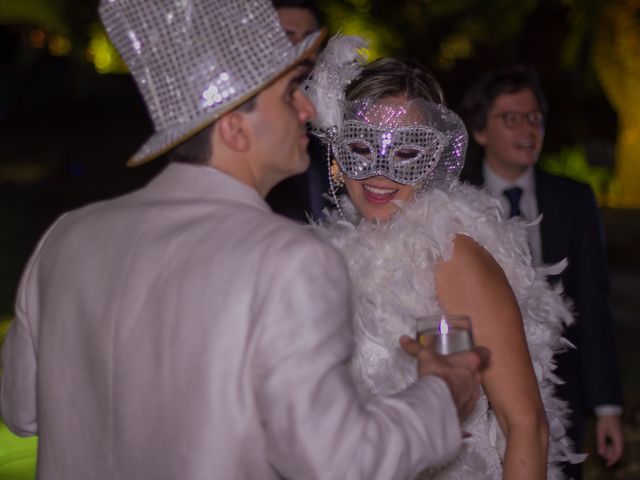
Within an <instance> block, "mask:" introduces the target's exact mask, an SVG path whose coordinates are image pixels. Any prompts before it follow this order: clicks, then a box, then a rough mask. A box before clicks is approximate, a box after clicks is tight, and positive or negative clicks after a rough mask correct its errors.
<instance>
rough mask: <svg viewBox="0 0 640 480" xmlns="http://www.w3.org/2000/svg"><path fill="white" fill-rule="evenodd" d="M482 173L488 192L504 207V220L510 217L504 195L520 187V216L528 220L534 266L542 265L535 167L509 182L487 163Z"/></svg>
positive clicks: (483, 165) (484, 163) (484, 164)
mask: <svg viewBox="0 0 640 480" xmlns="http://www.w3.org/2000/svg"><path fill="white" fill-rule="evenodd" d="M482 173H483V175H484V183H485V186H486V188H487V191H488V192H489V193H490V194H491V196H492V197H495V198H497V199H498V200H499V201H500V204H501V205H502V212H503V216H504V218H508V217H509V212H510V205H509V201H508V200H507V198H506V197H505V196H504V195H503V194H502V192H504V191H505V190H507V189H508V188H513V187H520V188H521V189H522V196H521V197H520V216H521V217H522V218H523V219H524V220H526V221H527V222H528V223H529V224H530V225H529V229H530V230H529V245H530V246H531V256H532V257H533V264H534V265H540V264H542V241H541V239H540V222H539V218H538V217H539V216H540V212H539V211H538V199H537V197H536V178H535V174H534V170H533V167H530V168H528V169H527V171H526V172H525V173H523V174H522V175H521V176H520V177H518V178H517V179H516V180H515V181H508V180H505V179H504V178H502V177H500V176H498V174H497V173H495V172H494V171H493V170H491V167H489V165H487V162H482Z"/></svg>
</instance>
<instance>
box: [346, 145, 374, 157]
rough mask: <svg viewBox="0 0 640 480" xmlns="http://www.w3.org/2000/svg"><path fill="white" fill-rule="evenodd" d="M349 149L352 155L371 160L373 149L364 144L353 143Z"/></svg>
mask: <svg viewBox="0 0 640 480" xmlns="http://www.w3.org/2000/svg"><path fill="white" fill-rule="evenodd" d="M347 148H348V149H349V151H351V153H355V154H356V155H360V156H361V157H366V158H371V148H370V147H369V145H367V144H366V143H364V142H351V143H348V144H347Z"/></svg>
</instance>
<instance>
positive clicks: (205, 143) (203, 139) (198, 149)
mask: <svg viewBox="0 0 640 480" xmlns="http://www.w3.org/2000/svg"><path fill="white" fill-rule="evenodd" d="M255 108H256V96H253V97H251V98H250V99H249V100H247V101H246V102H244V103H243V104H241V105H240V106H239V107H236V109H235V111H236V112H246V113H249V112H252V111H253V110H254V109H255ZM214 125H215V122H214V123H211V124H210V125H207V126H206V127H204V128H203V129H202V130H200V131H199V132H198V133H196V134H194V135H193V136H191V137H189V138H187V139H186V140H185V141H184V142H182V143H180V144H178V145H176V146H175V147H173V148H172V149H171V150H169V151H168V152H167V158H169V160H170V161H172V162H179V163H189V164H191V165H206V164H207V163H208V162H209V160H210V158H211V154H212V151H211V134H212V132H213V127H214Z"/></svg>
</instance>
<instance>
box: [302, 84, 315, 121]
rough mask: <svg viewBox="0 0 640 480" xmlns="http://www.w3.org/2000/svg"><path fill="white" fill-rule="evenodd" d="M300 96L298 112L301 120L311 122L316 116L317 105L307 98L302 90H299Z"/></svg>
mask: <svg viewBox="0 0 640 480" xmlns="http://www.w3.org/2000/svg"><path fill="white" fill-rule="evenodd" d="M298 96H299V104H298V114H299V117H300V121H302V122H310V121H311V120H313V119H314V118H316V115H317V113H318V112H317V111H316V107H315V105H314V104H313V103H312V102H311V100H309V99H308V98H307V96H306V95H305V94H304V92H303V91H302V90H298Z"/></svg>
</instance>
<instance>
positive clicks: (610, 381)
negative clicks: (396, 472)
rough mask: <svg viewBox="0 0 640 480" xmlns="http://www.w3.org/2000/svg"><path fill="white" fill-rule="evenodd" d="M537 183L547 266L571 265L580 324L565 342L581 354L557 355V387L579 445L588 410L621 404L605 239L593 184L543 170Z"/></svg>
mask: <svg viewBox="0 0 640 480" xmlns="http://www.w3.org/2000/svg"><path fill="white" fill-rule="evenodd" d="M535 178H536V196H537V200H538V209H539V211H540V213H542V214H543V217H542V223H541V224H540V234H541V241H542V257H543V261H544V262H545V263H548V264H549V263H557V262H559V261H561V260H562V259H564V258H566V259H568V261H569V265H568V267H567V268H566V269H565V270H564V272H562V273H561V274H560V280H561V281H562V284H563V286H564V290H565V292H566V295H567V296H568V297H569V298H570V299H571V301H572V303H573V306H574V311H575V318H576V322H575V323H574V324H573V325H572V326H571V327H569V328H568V329H567V331H566V334H565V337H566V338H567V339H568V340H569V341H570V342H571V343H573V344H574V345H575V346H576V347H577V349H576V350H569V351H567V352H565V353H562V354H560V355H559V356H558V358H557V361H558V370H557V371H556V372H557V373H558V376H559V377H561V378H562V379H563V380H564V381H565V382H566V383H565V384H564V385H561V386H560V387H559V388H558V394H559V395H560V397H561V398H563V399H565V400H567V401H568V402H569V405H570V406H571V408H572V410H573V413H572V417H571V420H572V424H573V427H572V429H571V431H570V432H569V433H570V435H571V436H572V438H573V439H574V441H575V442H578V445H579V444H581V443H582V437H583V420H584V415H585V413H586V412H587V411H591V410H592V409H593V408H594V407H595V406H596V405H604V404H614V405H622V398H621V389H620V379H619V372H618V365H617V358H616V354H615V347H614V335H613V326H612V318H611V308H610V305H609V275H608V269H607V260H606V254H605V248H604V236H603V230H602V224H601V219H600V214H599V210H598V207H597V204H596V201H595V198H594V195H593V192H592V191H591V188H590V187H589V186H588V185H585V184H583V183H579V182H576V181H574V180H571V179H568V178H564V177H559V176H556V175H551V174H548V173H545V172H542V171H540V170H536V177H535ZM463 180H466V181H469V182H470V183H472V184H474V185H478V186H481V185H482V184H483V183H484V179H483V177H482V170H481V169H477V170H475V171H472V172H467V173H466V176H465V178H463ZM550 280H551V281H552V282H553V281H557V279H553V278H552V279H550Z"/></svg>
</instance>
